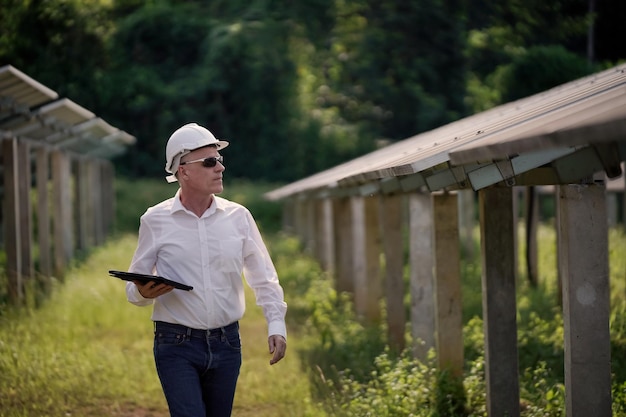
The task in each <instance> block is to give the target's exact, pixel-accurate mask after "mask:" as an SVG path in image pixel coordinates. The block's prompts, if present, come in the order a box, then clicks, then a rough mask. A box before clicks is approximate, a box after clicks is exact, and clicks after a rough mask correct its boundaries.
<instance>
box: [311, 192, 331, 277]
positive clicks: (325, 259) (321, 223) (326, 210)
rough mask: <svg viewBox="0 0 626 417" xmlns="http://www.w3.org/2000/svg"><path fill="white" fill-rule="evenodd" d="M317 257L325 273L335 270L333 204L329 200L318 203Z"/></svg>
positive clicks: (325, 199)
mask: <svg viewBox="0 0 626 417" xmlns="http://www.w3.org/2000/svg"><path fill="white" fill-rule="evenodd" d="M317 212H318V216H317V229H316V230H317V233H316V239H315V241H316V242H317V251H316V252H317V257H318V258H319V260H320V264H321V265H322V268H323V269H324V270H325V271H328V272H330V273H331V274H332V273H334V270H335V245H334V243H335V240H334V238H333V203H332V201H331V200H330V199H329V198H324V199H322V200H319V201H318V207H317Z"/></svg>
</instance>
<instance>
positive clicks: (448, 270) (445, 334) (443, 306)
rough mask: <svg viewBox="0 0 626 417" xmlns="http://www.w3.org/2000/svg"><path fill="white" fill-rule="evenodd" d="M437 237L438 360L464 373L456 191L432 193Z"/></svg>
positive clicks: (453, 369)
mask: <svg viewBox="0 0 626 417" xmlns="http://www.w3.org/2000/svg"><path fill="white" fill-rule="evenodd" d="M433 206H434V209H433V214H434V241H435V303H436V304H435V324H436V335H437V340H436V346H437V361H438V363H439V368H440V369H447V370H449V371H450V373H451V374H452V375H454V376H456V377H461V376H462V375H463V317H462V303H461V268H460V263H461V258H460V244H459V224H458V217H459V215H458V202H457V196H456V194H435V195H433Z"/></svg>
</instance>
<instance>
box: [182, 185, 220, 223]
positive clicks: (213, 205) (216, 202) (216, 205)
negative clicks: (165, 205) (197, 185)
mask: <svg viewBox="0 0 626 417" xmlns="http://www.w3.org/2000/svg"><path fill="white" fill-rule="evenodd" d="M217 210H222V211H223V210H224V201H222V199H221V198H218V197H217V196H216V195H215V194H213V203H211V207H209V208H208V209H207V210H206V211H205V212H204V214H203V215H202V217H205V216H210V215H211V214H213V213H215V212H216V211H217ZM177 211H186V212H189V210H187V209H186V208H185V206H183V203H182V202H181V201H180V188H178V190H177V191H176V195H174V202H173V203H172V206H171V208H170V213H171V214H174V213H176V212H177Z"/></svg>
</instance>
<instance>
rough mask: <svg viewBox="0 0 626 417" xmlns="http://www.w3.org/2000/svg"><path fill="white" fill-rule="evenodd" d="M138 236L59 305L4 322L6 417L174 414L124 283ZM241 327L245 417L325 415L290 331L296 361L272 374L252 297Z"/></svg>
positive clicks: (76, 280)
mask: <svg viewBox="0 0 626 417" xmlns="http://www.w3.org/2000/svg"><path fill="white" fill-rule="evenodd" d="M135 241H136V237H135V235H132V234H128V235H123V236H120V237H117V238H114V239H111V240H110V241H109V242H108V243H107V244H106V245H105V246H103V247H100V248H98V249H96V250H95V251H94V252H93V253H92V254H91V255H90V256H89V257H88V258H87V259H86V260H85V262H84V263H82V264H81V265H79V266H77V267H74V268H72V269H71V270H70V271H69V272H68V274H67V276H66V278H65V282H64V283H63V284H59V285H56V286H55V289H54V294H53V295H52V297H51V299H50V300H49V301H48V302H46V303H45V305H43V306H42V307H41V308H38V309H34V310H20V311H19V312H15V311H13V312H12V311H7V312H5V314H3V315H2V316H0V416H2V417H18V416H23V417H27V416H29V417H30V416H33V417H35V416H36V417H40V416H50V417H55V416H59V417H65V416H85V417H99V416H102V417H105V416H107V417H110V416H144V417H148V416H152V417H164V416H166V415H168V414H167V407H166V404H165V400H164V398H163V394H162V392H161V387H160V384H159V381H158V378H157V375H156V371H155V369H154V364H153V358H152V325H151V321H150V313H151V308H150V307H148V308H139V307H136V306H133V305H131V304H129V303H128V302H127V301H126V298H125V294H124V283H123V282H122V281H119V280H117V279H114V278H111V277H109V276H108V274H107V272H106V271H107V270H108V269H126V268H127V267H128V265H129V263H130V257H131V256H132V252H133V250H134V245H135ZM247 298H248V312H247V314H246V316H245V317H244V319H243V320H242V341H243V344H244V350H243V352H244V364H243V367H242V370H241V377H240V383H239V386H238V391H237V394H236V399H235V413H234V415H237V416H253V415H254V416H261V417H264V416H268V417H269V416H282V417H297V416H301V417H308V416H311V417H312V416H324V412H323V411H321V410H319V409H318V407H317V406H316V405H315V404H314V403H313V401H312V400H311V399H310V396H309V392H310V389H309V380H308V379H307V378H306V374H305V373H303V371H302V370H301V367H300V362H299V360H298V358H297V355H296V352H297V351H298V350H299V348H300V346H301V344H302V343H307V339H306V337H303V336H302V335H300V337H298V336H297V335H298V331H297V329H295V330H293V331H291V330H290V332H291V333H292V334H293V336H292V337H290V338H289V349H288V354H287V357H286V358H285V359H283V361H281V362H280V363H278V364H276V365H274V366H271V367H270V365H269V359H270V355H269V352H268V347H267V333H266V324H265V320H264V318H263V316H262V314H261V311H260V309H259V308H258V307H256V306H255V305H254V300H253V297H252V295H251V294H250V293H248V294H247Z"/></svg>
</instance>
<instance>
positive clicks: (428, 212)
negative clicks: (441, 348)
mask: <svg viewBox="0 0 626 417" xmlns="http://www.w3.org/2000/svg"><path fill="white" fill-rule="evenodd" d="M409 251H410V257H409V264H410V275H409V280H410V287H411V288H410V292H411V335H412V338H413V355H414V356H415V357H416V358H417V359H419V360H422V361H425V360H426V359H427V356H428V351H429V350H430V349H434V348H435V302H434V263H433V213H432V204H431V195H430V194H410V195H409Z"/></svg>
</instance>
